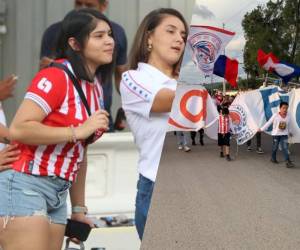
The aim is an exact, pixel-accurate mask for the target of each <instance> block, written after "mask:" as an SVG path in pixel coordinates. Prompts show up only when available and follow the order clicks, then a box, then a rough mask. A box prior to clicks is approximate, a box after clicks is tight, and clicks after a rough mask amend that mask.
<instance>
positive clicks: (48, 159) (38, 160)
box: [0, 9, 114, 250]
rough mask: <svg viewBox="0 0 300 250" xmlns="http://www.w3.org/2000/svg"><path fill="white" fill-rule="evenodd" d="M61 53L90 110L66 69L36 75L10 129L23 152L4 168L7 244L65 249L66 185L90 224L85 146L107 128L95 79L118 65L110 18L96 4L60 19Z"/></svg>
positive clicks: (3, 236)
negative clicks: (114, 63)
mask: <svg viewBox="0 0 300 250" xmlns="http://www.w3.org/2000/svg"><path fill="white" fill-rule="evenodd" d="M58 55H59V59H57V60H56V63H60V64H64V65H65V66H66V67H67V68H68V69H69V70H70V71H71V72H72V73H73V75H74V76H75V77H76V78H77V80H78V82H79V85H80V87H81V88H82V90H83V92H84V94H85V97H86V99H87V102H88V105H89V107H90V111H91V116H89V115H88V112H87V109H86V107H85V105H84V104H83V102H82V99H81V98H80V96H79V94H78V92H77V90H76V89H75V87H74V85H73V82H72V80H71V79H70V78H69V77H68V75H67V74H66V73H65V71H63V70H62V69H60V68H55V67H49V68H46V69H43V70H41V71H40V72H38V73H37V74H36V76H35V77H34V78H33V80H32V82H31V84H30V86H29V88H28V90H27V92H26V95H25V98H24V101H23V103H22V104H21V106H20V108H19V110H18V111H17V113H16V115H15V118H14V119H13V122H12V124H11V127H10V136H11V139H12V140H13V141H16V143H17V144H18V145H19V148H20V150H21V154H20V157H19V159H18V160H17V161H15V162H14V164H13V168H12V169H11V170H6V171H3V172H1V173H0V193H1V195H0V245H1V246H2V248H4V250H5V249H23V250H24V249H28V250H29V249H30V250H44V249H45V250H46V249H47V250H48V249H49V250H50V249H51V250H58V249H61V246H62V242H63V236H64V231H65V224H66V217H67V207H66V198H67V193H68V190H69V189H70V197H71V203H72V219H74V220H78V221H82V222H85V223H89V224H90V225H91V226H92V223H91V222H90V221H89V220H88V219H87V218H86V217H85V214H86V207H85V199H84V190H85V189H84V186H85V176H86V168H87V157H86V150H87V145H88V143H89V142H93V141H95V140H96V139H98V138H99V137H100V136H101V135H102V133H103V132H104V131H105V130H107V128H108V117H107V116H108V114H107V112H106V111H105V110H103V109H102V105H103V95H102V88H101V84H100V83H99V82H98V81H97V80H95V74H96V73H97V75H98V72H100V73H101V76H102V79H104V78H105V77H107V76H108V75H109V74H110V72H111V68H112V65H113V63H112V61H113V55H114V40H113V37H112V31H111V26H110V23H109V21H108V19H107V18H106V17H105V16H103V15H102V14H100V13H99V12H98V11H96V10H88V9H85V10H78V11H72V12H70V13H69V14H68V15H67V16H66V17H65V18H64V20H63V23H62V30H61V33H60V38H59V44H58ZM91 135H92V137H91ZM87 138H89V142H87V140H86V139H87Z"/></svg>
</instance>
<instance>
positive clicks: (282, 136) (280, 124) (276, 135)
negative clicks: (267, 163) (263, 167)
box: [259, 102, 294, 168]
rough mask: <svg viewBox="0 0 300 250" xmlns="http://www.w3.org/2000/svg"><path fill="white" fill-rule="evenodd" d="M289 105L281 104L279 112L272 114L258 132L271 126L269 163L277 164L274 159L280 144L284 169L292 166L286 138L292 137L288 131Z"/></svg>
mask: <svg viewBox="0 0 300 250" xmlns="http://www.w3.org/2000/svg"><path fill="white" fill-rule="evenodd" d="M288 107H289V104H288V103H287V102H281V103H280V108H279V112H278V113H276V114H274V115H273V116H272V117H271V118H270V119H269V120H268V121H267V122H266V123H265V125H264V126H262V127H261V129H259V131H264V130H266V129H268V127H270V126H271V125H273V129H272V137H273V145H272V157H271V162H273V163H278V161H277V159H276V153H277V150H278V146H279V143H281V147H282V152H283V154H284V159H285V161H286V167H287V168H292V167H294V164H293V163H292V162H291V160H290V157H289V152H288V136H289V135H290V136H292V135H291V133H290V131H289V126H290V115H289V114H288Z"/></svg>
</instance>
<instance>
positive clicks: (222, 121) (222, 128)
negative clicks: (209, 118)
mask: <svg viewBox="0 0 300 250" xmlns="http://www.w3.org/2000/svg"><path fill="white" fill-rule="evenodd" d="M229 130H230V120H229V116H228V115H226V116H225V115H219V130H218V133H219V134H226V133H229Z"/></svg>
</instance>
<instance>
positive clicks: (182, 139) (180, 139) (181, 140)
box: [176, 131, 187, 146]
mask: <svg viewBox="0 0 300 250" xmlns="http://www.w3.org/2000/svg"><path fill="white" fill-rule="evenodd" d="M176 136H177V144H178V146H186V145H187V135H186V132H183V131H176Z"/></svg>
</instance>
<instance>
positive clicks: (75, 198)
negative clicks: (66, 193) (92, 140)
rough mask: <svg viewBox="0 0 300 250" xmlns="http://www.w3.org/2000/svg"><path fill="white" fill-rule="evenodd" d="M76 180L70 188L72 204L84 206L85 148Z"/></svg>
mask: <svg viewBox="0 0 300 250" xmlns="http://www.w3.org/2000/svg"><path fill="white" fill-rule="evenodd" d="M79 167H80V168H79V171H78V174H77V177H76V180H75V181H74V182H73V184H72V187H71V189H70V198H71V204H72V206H80V207H84V206H85V179H86V171H87V148H86V149H85V150H84V156H83V161H82V162H81V163H80V166H79Z"/></svg>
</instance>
